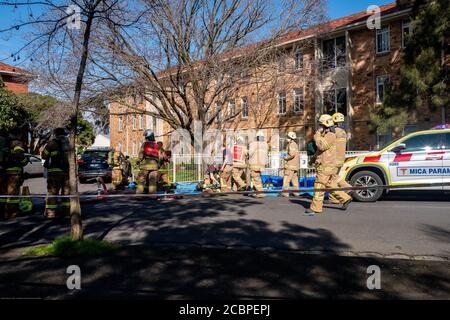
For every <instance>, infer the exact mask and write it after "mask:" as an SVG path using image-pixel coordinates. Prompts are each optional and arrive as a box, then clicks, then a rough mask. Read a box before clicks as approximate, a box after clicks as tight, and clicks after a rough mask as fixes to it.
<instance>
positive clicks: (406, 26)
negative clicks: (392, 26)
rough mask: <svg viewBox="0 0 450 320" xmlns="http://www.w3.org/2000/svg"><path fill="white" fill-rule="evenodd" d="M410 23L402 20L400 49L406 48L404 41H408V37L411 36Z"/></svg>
mask: <svg viewBox="0 0 450 320" xmlns="http://www.w3.org/2000/svg"><path fill="white" fill-rule="evenodd" d="M411 31H412V28H411V21H410V20H403V21H402V48H406V41H407V40H408V36H409V35H410V34H411Z"/></svg>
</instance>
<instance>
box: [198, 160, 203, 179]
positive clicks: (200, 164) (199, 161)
mask: <svg viewBox="0 0 450 320" xmlns="http://www.w3.org/2000/svg"><path fill="white" fill-rule="evenodd" d="M197 156H198V161H197V181H201V174H202V164H203V162H202V154H201V153H198V154H197Z"/></svg>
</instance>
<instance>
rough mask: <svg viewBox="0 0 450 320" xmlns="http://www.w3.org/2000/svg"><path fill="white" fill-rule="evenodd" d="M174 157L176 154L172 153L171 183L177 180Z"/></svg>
mask: <svg viewBox="0 0 450 320" xmlns="http://www.w3.org/2000/svg"><path fill="white" fill-rule="evenodd" d="M176 159H177V155H176V154H173V157H172V176H173V178H172V179H173V183H176V182H177V174H176V173H177V170H176V167H177V161H176Z"/></svg>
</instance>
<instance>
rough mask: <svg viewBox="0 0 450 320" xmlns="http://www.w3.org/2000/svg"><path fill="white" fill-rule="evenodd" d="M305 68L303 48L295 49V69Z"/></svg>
mask: <svg viewBox="0 0 450 320" xmlns="http://www.w3.org/2000/svg"><path fill="white" fill-rule="evenodd" d="M302 68H303V51H302V50H301V49H297V50H295V70H300V69H302Z"/></svg>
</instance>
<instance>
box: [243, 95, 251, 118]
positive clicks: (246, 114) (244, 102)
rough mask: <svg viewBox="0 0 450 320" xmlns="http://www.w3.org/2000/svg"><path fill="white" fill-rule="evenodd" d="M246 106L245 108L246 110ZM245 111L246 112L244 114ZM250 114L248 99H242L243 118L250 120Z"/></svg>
mask: <svg viewBox="0 0 450 320" xmlns="http://www.w3.org/2000/svg"><path fill="white" fill-rule="evenodd" d="M244 105H245V108H244ZM244 110H245V111H246V112H245V113H244ZM248 112H249V104H248V97H247V96H245V97H242V98H241V118H242V119H247V118H248Z"/></svg>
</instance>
